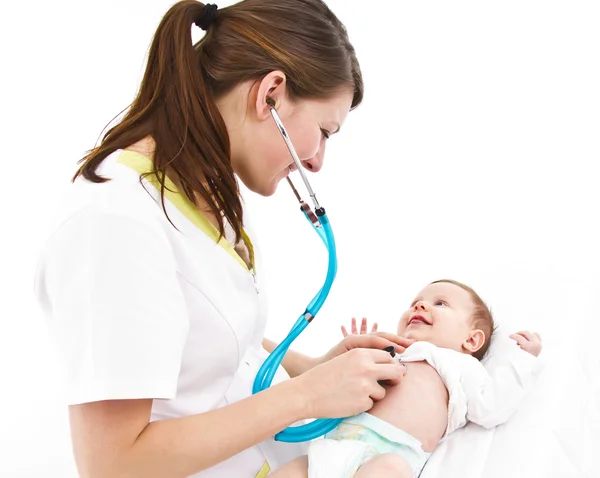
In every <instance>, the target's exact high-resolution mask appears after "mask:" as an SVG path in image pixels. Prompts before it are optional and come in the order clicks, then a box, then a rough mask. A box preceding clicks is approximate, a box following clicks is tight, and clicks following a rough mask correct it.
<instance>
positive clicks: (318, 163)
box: [302, 154, 323, 173]
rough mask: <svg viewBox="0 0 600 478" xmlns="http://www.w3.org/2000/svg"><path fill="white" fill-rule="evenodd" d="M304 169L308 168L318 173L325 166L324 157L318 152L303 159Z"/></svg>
mask: <svg viewBox="0 0 600 478" xmlns="http://www.w3.org/2000/svg"><path fill="white" fill-rule="evenodd" d="M302 166H304V169H308V170H309V171H310V172H311V173H318V172H319V171H320V170H321V168H322V167H323V157H322V156H320V155H319V154H317V155H316V156H314V157H312V158H311V159H305V160H304V161H302Z"/></svg>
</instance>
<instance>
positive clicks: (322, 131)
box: [321, 128, 331, 139]
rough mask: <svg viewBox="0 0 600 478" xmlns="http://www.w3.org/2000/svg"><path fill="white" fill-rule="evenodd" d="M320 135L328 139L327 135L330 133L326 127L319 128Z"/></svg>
mask: <svg viewBox="0 0 600 478" xmlns="http://www.w3.org/2000/svg"><path fill="white" fill-rule="evenodd" d="M321 135H322V136H323V138H325V139H329V137H330V136H331V133H330V132H329V131H327V130H326V129H323V128H321Z"/></svg>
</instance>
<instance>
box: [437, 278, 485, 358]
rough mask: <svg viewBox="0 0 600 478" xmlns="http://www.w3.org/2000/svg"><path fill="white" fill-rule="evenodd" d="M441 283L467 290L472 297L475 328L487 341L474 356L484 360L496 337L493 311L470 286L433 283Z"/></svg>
mask: <svg viewBox="0 0 600 478" xmlns="http://www.w3.org/2000/svg"><path fill="white" fill-rule="evenodd" d="M439 283H447V284H454V285H455V286H458V287H460V288H461V289H463V290H466V291H467V292H468V293H469V295H470V296H471V300H472V301H473V306H474V310H473V317H472V321H473V326H474V327H475V328H476V329H479V330H481V331H483V333H484V335H485V340H484V342H483V345H482V346H481V348H480V349H479V350H478V351H477V352H475V353H474V354H473V357H475V358H476V359H478V360H481V359H483V357H484V356H485V354H486V352H487V351H488V349H489V348H490V342H491V340H492V336H493V335H494V331H495V329H496V324H495V323H494V317H493V316H492V311H491V309H490V308H489V307H488V306H487V305H486V303H485V302H484V301H483V300H482V299H481V297H479V295H478V294H477V292H475V291H474V290H473V289H471V288H470V287H469V286H468V285H465V284H463V283H461V282H458V281H455V280H452V279H442V280H436V281H434V282H432V284H439Z"/></svg>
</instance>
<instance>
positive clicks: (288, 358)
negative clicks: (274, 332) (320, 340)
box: [263, 338, 319, 378]
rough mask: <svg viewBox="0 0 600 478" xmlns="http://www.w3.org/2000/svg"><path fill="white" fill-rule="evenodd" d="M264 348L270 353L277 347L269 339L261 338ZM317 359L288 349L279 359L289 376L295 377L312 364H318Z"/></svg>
mask: <svg viewBox="0 0 600 478" xmlns="http://www.w3.org/2000/svg"><path fill="white" fill-rule="evenodd" d="M263 347H264V349H265V350H266V351H267V352H269V353H271V352H273V350H275V347H277V344H276V343H275V342H273V341H272V340H269V339H266V338H265V339H263ZM318 363H319V359H316V358H314V357H309V356H308V355H304V354H302V353H300V352H296V351H295V350H288V352H287V353H286V354H285V356H284V357H283V360H282V361H281V366H282V367H283V368H284V369H285V371H286V372H287V373H288V375H289V376H290V377H292V378H293V377H297V376H298V375H301V374H303V373H304V372H306V371H307V370H310V369H311V368H313V367H314V366H316V365H318Z"/></svg>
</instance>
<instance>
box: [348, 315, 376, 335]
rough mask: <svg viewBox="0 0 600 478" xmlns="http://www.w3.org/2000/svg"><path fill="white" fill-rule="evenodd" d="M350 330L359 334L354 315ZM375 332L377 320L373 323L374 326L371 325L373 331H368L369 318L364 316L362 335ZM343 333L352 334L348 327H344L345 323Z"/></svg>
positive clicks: (353, 333)
mask: <svg viewBox="0 0 600 478" xmlns="http://www.w3.org/2000/svg"><path fill="white" fill-rule="evenodd" d="M350 330H351V331H352V335H358V329H357V328H356V319H355V318H354V317H352V323H351V329H350ZM375 332H377V322H375V323H374V324H373V327H371V332H367V319H366V318H365V317H363V319H362V322H361V324H360V335H364V334H374V333H375ZM342 334H343V335H344V337H347V336H348V335H351V334H349V333H348V331H347V330H346V327H344V326H343V325H342Z"/></svg>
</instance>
